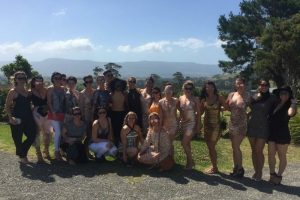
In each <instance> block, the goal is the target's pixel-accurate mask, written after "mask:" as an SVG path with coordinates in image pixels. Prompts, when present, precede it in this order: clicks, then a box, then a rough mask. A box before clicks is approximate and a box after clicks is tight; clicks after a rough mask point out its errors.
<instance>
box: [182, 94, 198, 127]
mask: <svg viewBox="0 0 300 200" xmlns="http://www.w3.org/2000/svg"><path fill="white" fill-rule="evenodd" d="M187 101H188V100H187V99H185V101H184V104H181V103H180V108H181V110H182V111H183V114H184V120H185V121H183V122H184V123H189V122H195V120H196V119H195V106H196V103H195V102H194V101H193V100H191V101H189V103H188V104H187Z"/></svg>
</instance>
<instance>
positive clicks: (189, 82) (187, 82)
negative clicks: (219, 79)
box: [182, 80, 195, 89]
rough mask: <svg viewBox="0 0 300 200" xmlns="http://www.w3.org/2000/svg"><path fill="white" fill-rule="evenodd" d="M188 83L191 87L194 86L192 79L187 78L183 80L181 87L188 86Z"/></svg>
mask: <svg viewBox="0 0 300 200" xmlns="http://www.w3.org/2000/svg"><path fill="white" fill-rule="evenodd" d="M188 85H190V86H192V87H193V88H194V87H195V86H194V82H193V81H191V80H187V81H185V82H184V83H183V85H182V89H184V88H185V87H186V86H188Z"/></svg>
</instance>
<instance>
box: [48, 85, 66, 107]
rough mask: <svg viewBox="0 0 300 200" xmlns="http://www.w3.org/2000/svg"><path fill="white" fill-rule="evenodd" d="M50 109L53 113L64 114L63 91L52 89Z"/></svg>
mask: <svg viewBox="0 0 300 200" xmlns="http://www.w3.org/2000/svg"><path fill="white" fill-rule="evenodd" d="M51 99H52V109H53V112H55V113H64V112H65V91H64V90H63V89H56V88H53V90H52V95H51Z"/></svg>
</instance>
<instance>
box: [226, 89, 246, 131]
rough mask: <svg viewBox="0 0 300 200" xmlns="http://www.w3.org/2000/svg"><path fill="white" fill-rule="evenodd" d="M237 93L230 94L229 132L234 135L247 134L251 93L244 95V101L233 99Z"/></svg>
mask: <svg viewBox="0 0 300 200" xmlns="http://www.w3.org/2000/svg"><path fill="white" fill-rule="evenodd" d="M234 94H235V93H231V94H229V98H228V100H229V102H228V104H229V110H230V112H231V115H230V121H229V132H230V134H232V135H238V134H241V135H246V132H247V112H246V110H247V106H248V104H249V100H250V99H249V94H247V93H246V94H244V95H243V96H242V101H240V102H236V101H232V98H233V96H234Z"/></svg>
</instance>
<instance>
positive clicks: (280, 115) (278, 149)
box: [268, 86, 297, 185]
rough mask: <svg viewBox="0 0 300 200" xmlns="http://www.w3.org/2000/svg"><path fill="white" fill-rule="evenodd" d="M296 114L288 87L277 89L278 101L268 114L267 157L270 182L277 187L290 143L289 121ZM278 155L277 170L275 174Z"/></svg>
mask: <svg viewBox="0 0 300 200" xmlns="http://www.w3.org/2000/svg"><path fill="white" fill-rule="evenodd" d="M296 113H297V105H296V100H295V99H293V92H292V90H291V88H290V87H289V86H286V87H282V88H280V89H279V101H278V102H277V103H276V104H275V105H274V107H273V109H272V113H271V114H270V136H269V138H268V157H269V168H270V182H271V183H274V184H275V185H278V184H280V183H281V180H282V174H283V172H284V170H285V168H286V165H287V160H286V153H287V150H288V146H289V144H290V142H291V135H290V130H289V126H288V125H289V120H290V118H291V117H294V116H295V115H296ZM276 153H278V158H279V169H278V172H277V173H276V172H275V165H276V158H275V155H276Z"/></svg>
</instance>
